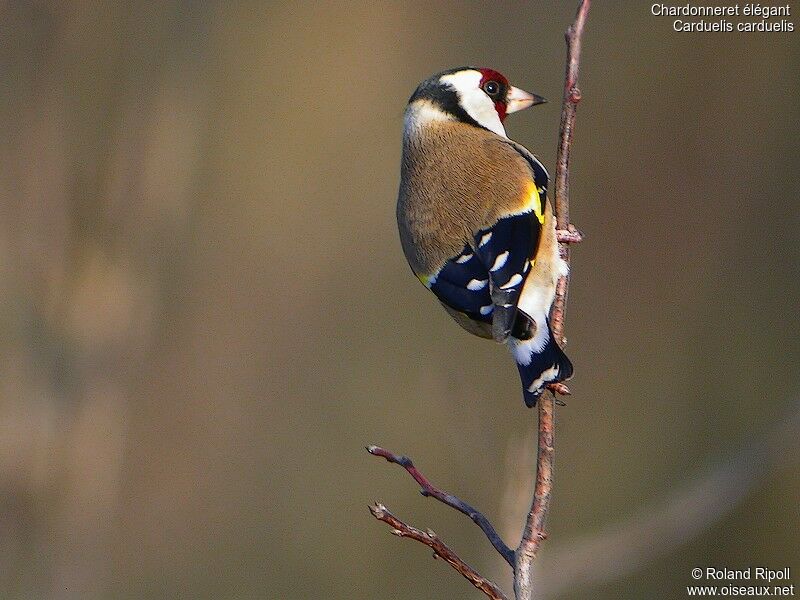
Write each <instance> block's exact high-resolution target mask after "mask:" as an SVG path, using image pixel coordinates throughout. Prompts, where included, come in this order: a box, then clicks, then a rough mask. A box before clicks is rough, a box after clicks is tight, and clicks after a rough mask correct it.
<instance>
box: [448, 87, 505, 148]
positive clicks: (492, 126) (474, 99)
mask: <svg viewBox="0 0 800 600" xmlns="http://www.w3.org/2000/svg"><path fill="white" fill-rule="evenodd" d="M459 100H460V101H461V106H462V107H463V108H464V110H465V111H467V114H468V115H469V116H470V117H472V118H473V119H475V121H477V122H478V124H479V125H482V126H483V127H486V129H488V130H489V131H494V132H495V133H496V134H497V135H502V136H503V137H506V130H505V128H504V127H503V123H502V122H501V121H500V116H499V115H498V114H497V110H496V109H495V107H494V102H492V101H491V100H490V99H489V97H488V96H487V95H486V94H484V93H483V91H481V90H479V89H478V90H470V91H468V92H462V93H461V94H459Z"/></svg>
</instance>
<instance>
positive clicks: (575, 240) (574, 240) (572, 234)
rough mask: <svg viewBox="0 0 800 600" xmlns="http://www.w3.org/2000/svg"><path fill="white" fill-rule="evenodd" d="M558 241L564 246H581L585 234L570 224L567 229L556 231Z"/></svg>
mask: <svg viewBox="0 0 800 600" xmlns="http://www.w3.org/2000/svg"><path fill="white" fill-rule="evenodd" d="M556 239H557V240H558V241H559V242H561V243H562V244H580V243H581V242H582V241H583V234H582V233H581V232H580V231H579V230H578V228H577V227H575V225H573V224H572V223H570V224H569V225H567V228H566V229H556Z"/></svg>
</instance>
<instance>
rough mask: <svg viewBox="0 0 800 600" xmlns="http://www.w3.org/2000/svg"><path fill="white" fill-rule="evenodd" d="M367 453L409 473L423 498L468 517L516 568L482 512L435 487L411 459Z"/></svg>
mask: <svg viewBox="0 0 800 600" xmlns="http://www.w3.org/2000/svg"><path fill="white" fill-rule="evenodd" d="M367 452H369V453H370V454H372V455H373V456H381V457H383V458H385V459H386V460H387V461H389V462H390V463H394V464H396V465H400V466H401V467H403V468H404V469H405V470H406V471H408V474H409V475H411V477H413V478H414V481H416V482H417V483H418V484H419V485H420V488H421V489H420V491H419V492H420V494H422V495H423V496H425V497H428V496H430V497H431V498H436V499H437V500H438V501H439V502H442V503H443V504H446V505H447V506H449V507H451V508H455V509H456V510H457V511H459V512H461V513H463V514H465V515H467V516H468V517H469V518H470V519H472V520H473V521H474V522H475V524H476V525H477V526H478V527H480V528H481V531H483V533H484V534H485V535H486V537H487V538H488V539H489V541H490V542H491V543H492V546H494V549H495V550H497V552H499V553H500V556H502V557H503V558H504V559H505V561H506V562H507V563H508V564H509V565H511V566H512V567H513V566H514V551H513V550H512V549H511V548H509V547H508V546H507V545H506V543H505V542H504V541H503V539H502V538H501V537H500V534H499V533H497V531H496V530H495V528H494V526H493V525H492V524H491V523H490V522H489V519H487V518H486V516H485V515H484V514H483V513H482V512H480V511H479V510H478V509H476V508H474V507H473V506H471V505H469V504H467V503H466V502H464V501H463V500H461V499H460V498H458V497H456V496H454V495H452V494H449V493H447V492H445V491H444V490H442V489H439V488H437V487H436V486H435V485H433V484H432V483H431V482H430V481H428V479H427V477H425V476H424V475H423V474H422V473H420V472H419V470H418V469H417V468H416V467H415V466H414V463H413V462H412V461H411V459H410V458H409V457H407V456H401V455H398V454H394V453H393V452H390V451H389V450H386V449H385V448H381V447H380V446H367Z"/></svg>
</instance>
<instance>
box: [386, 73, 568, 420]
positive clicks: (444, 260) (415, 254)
mask: <svg viewBox="0 0 800 600" xmlns="http://www.w3.org/2000/svg"><path fill="white" fill-rule="evenodd" d="M542 102H545V100H544V98H541V97H539V96H536V95H534V94H529V93H528V92H525V91H523V90H520V89H518V88H515V87H512V86H511V85H510V84H509V82H508V80H507V79H506V78H505V77H504V76H503V75H501V74H500V73H498V72H497V71H494V70H491V69H480V68H473V67H462V68H458V69H451V70H449V71H444V72H442V73H438V74H436V75H434V76H433V77H431V78H429V79H426V80H425V81H423V82H422V83H421V84H420V85H419V86H418V87H417V89H416V91H415V92H414V94H413V95H412V96H411V99H410V100H409V102H408V107H407V109H406V112H405V125H404V132H403V161H402V166H401V174H400V193H399V197H398V201H397V224H398V227H399V229H400V241H401V243H402V246H403V251H404V253H405V255H406V258H407V259H408V262H409V265H410V266H411V269H412V270H413V271H414V273H415V274H416V276H417V278H418V279H419V280H420V281H421V282H422V283H423V284H424V285H425V286H426V287H427V288H429V289H430V290H431V291H432V292H433V293H434V294H436V297H437V298H438V299H439V301H440V302H441V303H442V305H443V306H444V308H445V310H446V311H447V312H448V313H449V314H450V315H451V316H452V317H453V318H454V319H455V321H456V322H457V323H458V324H459V325H461V327H463V328H464V329H466V330H467V331H468V332H470V333H472V334H474V335H478V336H481V337H484V338H488V339H494V340H496V341H498V342H502V343H505V344H507V345H508V347H509V348H510V350H511V352H512V354H513V355H514V358H515V360H516V363H517V366H518V368H519V373H520V377H521V378H522V386H523V398H524V401H525V404H526V405H527V406H529V407H531V406H534V405H535V404H536V401H537V399H538V398H539V396H541V394H542V392H543V391H544V389H545V386H546V385H547V384H548V383H553V382H559V381H564V380H566V379H569V378H570V377H571V376H572V364H571V363H570V361H569V359H568V358H567V357H566V355H565V354H564V353H563V352H562V350H561V348H560V347H559V346H558V344H557V343H556V341H555V340H554V339H553V335H552V332H551V330H550V324H549V321H548V317H549V314H550V307H551V305H552V304H553V299H554V298H555V289H556V282H557V281H558V278H559V276H561V275H565V274H566V273H567V265H566V263H565V262H564V261H563V260H562V259H561V257H560V256H559V253H558V242H557V237H556V229H555V218H554V216H553V211H552V208H551V207H550V203H549V202H548V201H547V183H548V174H547V171H546V170H545V168H544V167H543V166H542V164H541V163H540V162H539V161H538V160H537V158H536V157H535V156H533V154H531V153H530V152H529V151H528V150H527V149H525V148H524V147H523V146H521V145H520V144H518V143H516V142H514V141H512V140H510V139H508V137H507V136H506V131H505V129H504V127H503V122H504V120H505V118H506V115H508V114H511V113H513V112H517V111H518V110H522V109H524V108H528V107H529V106H533V105H535V104H540V103H542Z"/></svg>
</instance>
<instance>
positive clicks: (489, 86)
mask: <svg viewBox="0 0 800 600" xmlns="http://www.w3.org/2000/svg"><path fill="white" fill-rule="evenodd" d="M483 91H484V92H486V93H487V94H489V95H490V96H496V95H497V94H499V93H500V84H499V83H497V82H496V81H487V82H486V83H484V84H483Z"/></svg>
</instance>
